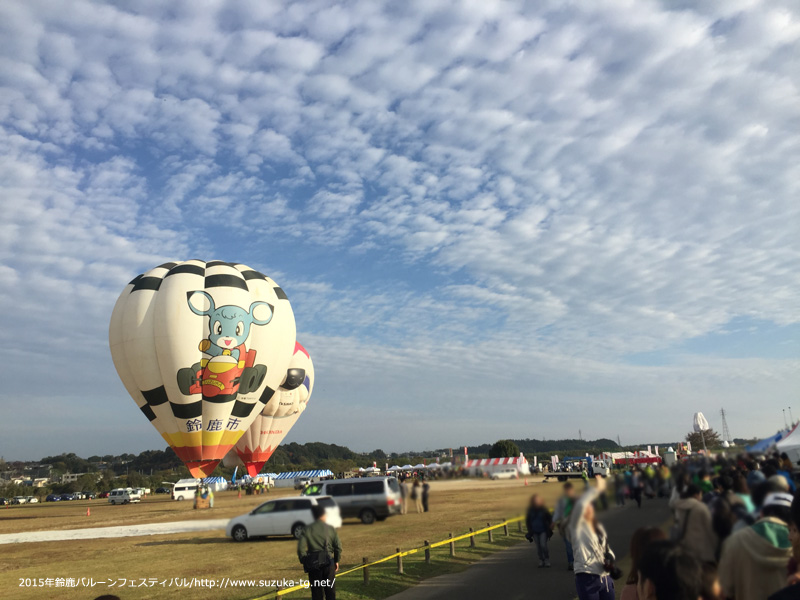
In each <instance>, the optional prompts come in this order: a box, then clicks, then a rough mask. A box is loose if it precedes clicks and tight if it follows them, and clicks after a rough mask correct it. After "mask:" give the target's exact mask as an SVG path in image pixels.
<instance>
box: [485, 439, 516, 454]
mask: <svg viewBox="0 0 800 600" xmlns="http://www.w3.org/2000/svg"><path fill="white" fill-rule="evenodd" d="M506 456H519V446H517V445H516V444H515V443H514V442H512V441H511V440H498V441H496V442H495V443H494V444H492V448H491V450H489V458H504V457H506Z"/></svg>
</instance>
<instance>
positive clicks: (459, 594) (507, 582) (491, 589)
mask: <svg viewBox="0 0 800 600" xmlns="http://www.w3.org/2000/svg"><path fill="white" fill-rule="evenodd" d="M668 518H669V509H668V508H667V501H666V500H644V501H643V503H642V508H641V509H637V508H636V504H635V503H631V502H629V503H627V504H626V505H625V507H624V508H612V509H611V510H609V511H608V512H606V513H603V515H602V522H603V524H604V525H605V527H606V530H607V531H608V536H609V541H610V543H611V547H612V548H613V549H614V552H615V553H616V555H617V559H618V560H621V559H622V558H624V557H625V556H626V555H627V554H628V547H629V542H630V538H631V535H632V534H633V532H634V531H636V529H638V528H639V527H643V526H646V525H661V524H662V523H664V522H665V521H666V520H667V519H668ZM550 557H551V559H552V563H553V567H552V568H551V569H539V568H537V566H536V565H537V563H538V560H537V558H536V548H535V546H534V545H533V544H529V543H527V542H523V543H521V544H518V545H516V546H512V547H511V548H508V549H507V550H502V551H500V552H496V553H495V554H492V555H491V556H488V557H486V558H484V559H483V560H481V561H479V562H477V563H475V564H474V565H472V566H470V567H469V568H468V569H467V570H466V571H463V572H461V573H454V574H450V575H441V576H439V577H433V578H431V579H428V580H425V581H423V582H422V583H420V584H419V585H417V586H415V587H413V588H410V589H408V590H405V591H404V592H401V593H399V594H397V595H395V596H392V597H391V598H389V599H388V600H451V599H452V598H458V599H459V600H486V599H487V598H488V599H493V598H503V599H504V600H518V599H519V600H522V599H528V598H541V599H542V600H545V599H546V600H574V598H575V597H576V594H575V580H574V577H573V575H572V573H570V572H568V571H567V558H566V553H565V551H564V543H563V541H562V540H561V538H560V537H559V536H558V534H556V535H554V536H553V538H552V539H551V540H550ZM622 581H623V580H620V581H619V582H617V583H618V584H620V585H619V586H618V589H617V597H619V593H620V592H621V589H622Z"/></svg>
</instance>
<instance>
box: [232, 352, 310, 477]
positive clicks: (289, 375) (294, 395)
mask: <svg viewBox="0 0 800 600" xmlns="http://www.w3.org/2000/svg"><path fill="white" fill-rule="evenodd" d="M313 389H314V364H313V363H312V362H311V357H310V356H309V354H308V352H307V351H306V349H305V348H303V346H301V345H300V343H299V342H298V343H296V344H295V348H294V355H293V357H292V362H291V363H290V364H289V368H288V369H287V371H286V378H285V380H284V381H283V383H282V384H281V386H280V387H279V388H278V391H277V393H276V394H275V396H274V397H273V398H272V401H271V402H270V403H269V404H267V405H266V406H265V407H264V409H263V410H262V411H261V414H259V415H258V416H257V417H256V418H255V420H254V421H253V424H252V425H251V426H250V429H248V430H247V431H246V432H245V434H244V435H243V436H242V437H241V438H240V439H239V442H238V443H237V444H236V448H235V455H234V452H233V451H231V452H230V453H229V454H228V456H227V457H225V465H226V466H233V465H235V464H240V463H241V464H243V465H244V467H245V468H246V469H247V473H248V474H249V475H250V476H251V477H255V476H256V475H257V474H258V473H259V472H260V471H261V468H262V467H263V466H264V463H266V462H267V461H268V460H269V457H270V456H272V453H273V452H275V448H277V447H278V445H280V443H281V442H282V441H283V439H284V438H285V437H286V435H287V434H288V433H289V430H290V429H291V428H292V427H294V424H295V423H297V419H299V418H300V415H301V414H303V411H304V410H305V409H306V404H308V399H309V397H310V396H311V392H312V390H313ZM237 459H238V460H237Z"/></svg>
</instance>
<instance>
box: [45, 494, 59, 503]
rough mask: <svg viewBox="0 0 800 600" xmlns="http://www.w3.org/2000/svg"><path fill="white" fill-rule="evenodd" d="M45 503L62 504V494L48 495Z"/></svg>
mask: <svg viewBox="0 0 800 600" xmlns="http://www.w3.org/2000/svg"><path fill="white" fill-rule="evenodd" d="M44 501H45V502H61V495H60V494H47V498H45V499H44Z"/></svg>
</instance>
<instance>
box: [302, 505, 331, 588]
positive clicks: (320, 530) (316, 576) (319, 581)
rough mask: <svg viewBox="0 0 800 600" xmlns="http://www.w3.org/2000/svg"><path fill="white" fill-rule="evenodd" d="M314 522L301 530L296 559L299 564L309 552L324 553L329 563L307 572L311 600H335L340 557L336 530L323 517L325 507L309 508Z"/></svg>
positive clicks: (315, 506)
mask: <svg viewBox="0 0 800 600" xmlns="http://www.w3.org/2000/svg"><path fill="white" fill-rule="evenodd" d="M311 514H312V515H314V522H313V523H312V524H311V525H309V526H308V527H306V528H305V529H304V530H303V535H301V536H300V539H299V540H298V541H297V557H298V558H299V559H300V563H301V564H302V563H303V559H304V558H305V557H306V556H307V555H308V554H309V553H311V552H319V551H323V550H324V551H325V552H327V554H328V557H329V559H330V560H329V562H328V564H327V565H324V566H322V567H321V568H319V569H312V570H310V571H309V572H308V580H309V582H310V586H311V600H323V598H324V600H336V589H335V588H334V583H335V576H336V575H335V574H336V571H338V570H339V558H340V557H341V556H342V543H341V542H340V541H339V535H338V534H337V533H336V529H334V528H333V527H331V526H330V525H328V524H327V523H326V522H325V521H326V516H325V507H324V506H319V505H318V504H317V505H314V506H313V507H311Z"/></svg>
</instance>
